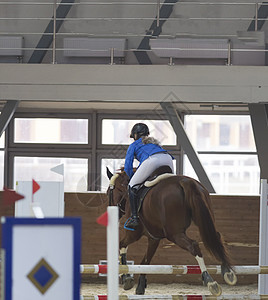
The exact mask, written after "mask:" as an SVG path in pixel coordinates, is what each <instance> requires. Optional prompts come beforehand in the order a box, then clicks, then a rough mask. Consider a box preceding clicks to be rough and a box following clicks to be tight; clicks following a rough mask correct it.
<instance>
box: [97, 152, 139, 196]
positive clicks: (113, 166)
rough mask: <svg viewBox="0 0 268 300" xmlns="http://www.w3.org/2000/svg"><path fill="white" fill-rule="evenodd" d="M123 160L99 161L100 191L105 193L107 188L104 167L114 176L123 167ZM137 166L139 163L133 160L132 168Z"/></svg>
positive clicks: (107, 182) (107, 181)
mask: <svg viewBox="0 0 268 300" xmlns="http://www.w3.org/2000/svg"><path fill="white" fill-rule="evenodd" d="M124 163H125V158H123V159H112V158H103V159H102V160H101V180H100V182H101V186H100V189H99V190H100V191H102V192H106V190H107V188H108V186H109V179H108V177H107V175H106V167H108V168H109V170H110V171H111V172H112V173H113V174H114V173H116V172H117V171H118V170H119V169H120V168H121V167H123V166H124ZM138 165H139V162H138V161H137V160H134V163H133V166H134V167H137V166H138Z"/></svg>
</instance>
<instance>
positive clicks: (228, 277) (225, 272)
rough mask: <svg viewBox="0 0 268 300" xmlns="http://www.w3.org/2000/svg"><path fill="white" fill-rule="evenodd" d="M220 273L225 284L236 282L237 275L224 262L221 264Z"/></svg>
mask: <svg viewBox="0 0 268 300" xmlns="http://www.w3.org/2000/svg"><path fill="white" fill-rule="evenodd" d="M221 274H222V276H223V279H224V281H225V282H226V283H227V284H229V285H235V284H236V283H237V277H236V275H235V273H234V271H233V270H232V269H230V268H229V267H228V266H226V265H224V264H222V265H221Z"/></svg>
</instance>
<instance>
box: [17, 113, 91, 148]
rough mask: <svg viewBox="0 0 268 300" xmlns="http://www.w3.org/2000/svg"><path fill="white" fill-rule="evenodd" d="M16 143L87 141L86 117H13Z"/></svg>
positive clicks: (81, 142)
mask: <svg viewBox="0 0 268 300" xmlns="http://www.w3.org/2000/svg"><path fill="white" fill-rule="evenodd" d="M14 135H15V142H16V143H76V144H87V143H88V120H87V119H49V118H29V119H22V118H17V119H15V132H14Z"/></svg>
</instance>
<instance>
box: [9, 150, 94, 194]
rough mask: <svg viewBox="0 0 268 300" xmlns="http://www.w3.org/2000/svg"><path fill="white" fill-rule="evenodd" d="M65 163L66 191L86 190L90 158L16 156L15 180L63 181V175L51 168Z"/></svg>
mask: <svg viewBox="0 0 268 300" xmlns="http://www.w3.org/2000/svg"><path fill="white" fill-rule="evenodd" d="M60 164H64V191H65V192H86V191H87V172H88V160H87V159H80V158H56V157H21V156H17V157H15V161H14V170H15V172H14V173H15V174H14V179H15V180H14V181H15V182H16V181H31V180H32V179H34V180H36V181H62V176H61V175H59V174H57V173H55V172H53V171H51V170H50V169H51V168H53V167H55V166H57V165H60Z"/></svg>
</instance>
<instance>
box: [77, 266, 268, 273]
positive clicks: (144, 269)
mask: <svg viewBox="0 0 268 300" xmlns="http://www.w3.org/2000/svg"><path fill="white" fill-rule="evenodd" d="M232 268H233V270H234V272H235V273H236V274H237V275H257V274H268V266H233V267H232ZM107 269H108V267H107V265H81V266H80V271H81V274H106V273H107ZM207 270H208V272H209V273H210V274H221V266H220V265H216V266H210V265H208V266H207ZM118 271H119V274H162V275H163V274H173V275H185V274H201V270H200V267H199V266H197V265H189V266H187V265H119V266H118Z"/></svg>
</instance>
